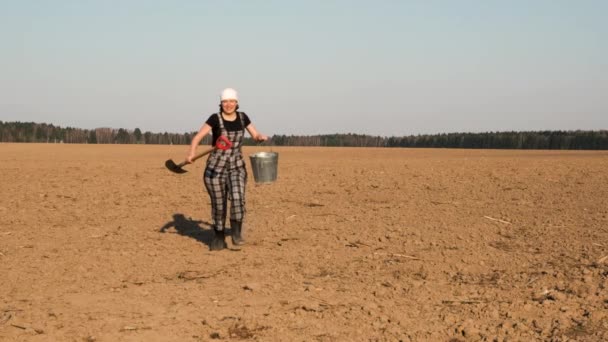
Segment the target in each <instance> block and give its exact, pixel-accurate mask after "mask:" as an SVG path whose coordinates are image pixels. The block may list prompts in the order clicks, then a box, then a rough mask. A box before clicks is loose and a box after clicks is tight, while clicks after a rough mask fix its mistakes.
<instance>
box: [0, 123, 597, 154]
mask: <svg viewBox="0 0 608 342" xmlns="http://www.w3.org/2000/svg"><path fill="white" fill-rule="evenodd" d="M195 134H196V132H185V133H168V132H162V133H158V132H149V131H146V132H142V131H141V130H140V129H139V128H135V129H133V130H130V129H124V128H118V129H116V128H108V127H101V128H95V129H81V128H74V127H60V126H55V125H52V124H46V123H35V122H18V121H16V122H15V121H14V122H3V121H0V142H18V143H27V142H31V143H67V144H164V145H169V144H172V145H189V144H190V142H191V141H192V138H193V137H194V135H195ZM202 143H203V144H209V143H210V136H207V137H205V139H203V142H202ZM244 144H245V145H253V144H255V142H254V141H253V140H252V139H251V138H247V139H245V142H244ZM267 144H271V145H274V146H335V147H427V148H429V147H430V148H475V149H548V150H608V130H595V131H586V130H576V131H523V132H514V131H512V132H483V133H440V134H423V135H408V136H402V137H382V136H371V135H364V134H352V133H349V134H324V135H273V136H271V137H270V140H269V141H268V142H267Z"/></svg>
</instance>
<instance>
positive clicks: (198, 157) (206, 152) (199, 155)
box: [177, 147, 217, 167]
mask: <svg viewBox="0 0 608 342" xmlns="http://www.w3.org/2000/svg"><path fill="white" fill-rule="evenodd" d="M216 148H217V147H212V148H210V149H207V150H206V151H203V152H201V153H199V154H197V155H195V156H194V158H192V162H194V161H196V160H197V159H200V158H202V157H204V156H206V155H208V154H209V153H211V152H213V150H215V149H216ZM187 164H188V161H187V160H184V161H183V162H181V163H179V164H177V166H178V167H182V166H184V165H187Z"/></svg>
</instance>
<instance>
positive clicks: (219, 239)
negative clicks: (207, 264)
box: [209, 229, 228, 251]
mask: <svg viewBox="0 0 608 342" xmlns="http://www.w3.org/2000/svg"><path fill="white" fill-rule="evenodd" d="M213 232H214V233H215V235H213V240H211V244H210V245H209V249H210V250H212V251H221V250H222V249H224V248H227V247H228V245H227V244H226V239H225V235H224V231H223V230H215V229H214V230H213Z"/></svg>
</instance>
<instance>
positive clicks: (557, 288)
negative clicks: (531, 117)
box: [0, 144, 608, 341]
mask: <svg viewBox="0 0 608 342" xmlns="http://www.w3.org/2000/svg"><path fill="white" fill-rule="evenodd" d="M201 149H202V147H201ZM262 150H264V151H269V150H271V148H270V147H247V148H245V149H244V154H245V155H246V156H248V155H249V154H251V153H253V152H257V151H262ZM272 150H273V151H274V152H279V169H278V180H277V181H276V182H275V183H272V184H269V185H256V184H255V182H254V179H253V174H252V172H251V168H250V167H251V166H250V164H249V160H247V162H248V170H249V183H248V185H247V209H248V212H247V217H246V221H245V223H244V234H245V238H246V239H247V241H248V244H247V245H246V246H244V247H243V248H241V249H236V248H232V246H231V244H230V239H227V240H228V245H229V249H227V250H223V251H220V252H210V251H209V249H208V243H209V242H210V240H211V236H212V232H211V228H210V214H211V212H210V201H209V198H208V196H207V193H206V191H205V189H204V186H203V184H202V171H203V168H204V161H202V160H201V161H198V162H196V163H195V164H194V165H189V166H186V168H187V169H188V170H189V171H190V172H188V173H186V174H182V175H178V174H173V173H170V172H169V171H167V170H166V169H165V167H164V161H165V160H166V159H168V158H172V159H174V160H175V161H176V162H179V161H181V160H182V159H183V158H184V156H185V154H186V151H187V146H136V145H62V144H0V188H1V189H2V192H1V195H0V196H1V197H0V217H1V220H0V340H2V341H208V340H259V341H369V340H371V341H398V340H402V341H477V340H484V341H534V340H541V341H548V340H552V341H568V340H572V341H601V340H608V288H607V287H608V257H607V256H608V204H607V201H608V152H588V151H587V152H582V151H496V150H443V149H371V148H286V147H285V148H281V147H274V148H272Z"/></svg>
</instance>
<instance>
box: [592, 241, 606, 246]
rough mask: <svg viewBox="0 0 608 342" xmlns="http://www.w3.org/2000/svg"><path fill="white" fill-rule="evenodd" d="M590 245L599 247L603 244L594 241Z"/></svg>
mask: <svg viewBox="0 0 608 342" xmlns="http://www.w3.org/2000/svg"><path fill="white" fill-rule="evenodd" d="M592 245H595V246H599V247H604V245H602V244H601V243H595V242H594V243H592Z"/></svg>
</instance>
